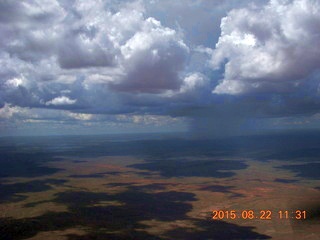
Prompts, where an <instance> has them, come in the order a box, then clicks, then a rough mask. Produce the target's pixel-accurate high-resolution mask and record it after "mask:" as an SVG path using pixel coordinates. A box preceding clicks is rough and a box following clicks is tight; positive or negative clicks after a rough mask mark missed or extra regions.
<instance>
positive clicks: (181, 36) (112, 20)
mask: <svg viewBox="0 0 320 240" xmlns="http://www.w3.org/2000/svg"><path fill="white" fill-rule="evenodd" d="M250 2H251V0H244V1H236V0H224V1H220V0H219V1H218V0H213V1H210V3H209V2H208V1H205V0H199V1H196V2H195V1H193V0H185V1H183V2H178V1H176V2H174V3H172V1H168V0H164V1H158V0H154V1H147V0H139V1H118V0H97V1H94V2H92V1H81V0H73V1H67V0H53V1H52V0H45V1H40V0H30V1H27V2H26V1H1V2H0V35H1V36H2V37H1V38H0V65H1V68H0V106H2V108H1V114H2V115H3V116H6V117H2V119H5V120H3V121H6V120H8V119H10V120H13V119H14V118H15V119H19V120H23V119H25V120H28V121H29V123H31V122H33V123H34V122H47V121H56V122H59V119H60V120H62V121H64V122H74V121H76V122H78V123H79V124H84V123H86V124H93V125H94V124H95V123H97V122H109V123H112V124H115V125H116V124H117V123H121V124H122V123H123V124H129V125H130V124H131V125H130V126H133V125H141V126H142V125H148V126H156V125H157V126H160V125H161V123H165V124H169V125H170V124H171V125H172V126H173V125H174V126H177V125H178V124H177V125H175V123H176V122H178V121H176V118H178V117H179V118H183V117H189V118H193V119H194V121H192V122H194V124H193V126H194V127H193V128H194V129H197V126H207V125H208V126H207V129H212V131H218V130H219V131H220V130H221V132H222V133H224V132H226V131H225V129H227V128H229V129H234V128H230V126H231V125H234V126H237V125H239V124H238V123H239V122H241V121H242V120H245V119H247V118H250V117H257V116H259V117H274V116H292V115H295V114H301V115H307V114H315V113H317V112H318V109H319V106H320V98H319V96H320V95H319V91H318V89H319V81H318V79H319V78H318V77H319V73H320V72H319V62H320V57H319V56H320V52H319V51H320V50H319V49H320V48H319V42H320V39H319V34H318V29H319V14H318V13H319V3H318V2H317V1H316V0H271V1H270V2H266V1H263V0H258V1H254V4H251V5H250ZM221 18H222V21H221ZM220 22H221V24H220ZM220 30H221V32H220ZM215 44H216V45H215ZM235 95H236V96H235ZM233 97H234V98H233ZM257 99H258V100H257ZM261 99H262V100H261ZM24 111H25V112H24ZM30 114H31V115H30ZM170 116H171V117H170ZM230 119H232V120H230ZM240 120H241V121H240ZM12 122H14V121H12ZM210 123H211V124H212V126H211V127H210V126H209V125H210ZM165 124H164V125H165ZM219 126H220V127H219ZM221 126H222V127H221ZM204 132H206V131H204ZM230 132H233V130H230Z"/></svg>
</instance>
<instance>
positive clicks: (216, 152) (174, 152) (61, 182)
mask: <svg viewBox="0 0 320 240" xmlns="http://www.w3.org/2000/svg"><path fill="white" fill-rule="evenodd" d="M319 143H320V134H319V133H310V132H309V133H285V134H273V135H261V136H251V137H234V138H225V139H215V140H209V139H206V140H200V139H197V140H196V139H190V138H186V137H181V136H178V137H172V136H170V137H168V136H160V135H159V136H157V135H153V136H152V139H148V136H146V135H144V136H141V135H130V136H118V137H114V136H61V137H11V138H1V139H0V153H1V155H0V178H1V183H0V203H1V204H0V213H1V216H0V236H2V239H8V240H9V239H48V240H50V239H69V240H80V239H269V238H273V239H319V238H320V227H319V225H320V222H319V221H320V203H319V201H318V199H319V197H320V171H319V170H320V145H319ZM248 209H252V210H254V211H255V212H257V213H258V212H259V211H260V210H270V211H272V219H271V220H262V219H252V220H250V219H246V220H245V219H241V218H237V219H223V220H212V211H213V210H236V211H239V212H240V211H242V210H248ZM296 209H300V210H306V211H307V217H306V218H307V219H306V220H294V219H279V217H277V212H278V211H279V210H289V211H292V210H296Z"/></svg>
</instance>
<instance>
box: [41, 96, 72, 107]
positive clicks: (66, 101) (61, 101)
mask: <svg viewBox="0 0 320 240" xmlns="http://www.w3.org/2000/svg"><path fill="white" fill-rule="evenodd" d="M76 102H77V100H75V99H70V98H68V97H66V96H61V97H56V98H54V99H52V100H50V101H48V102H46V105H72V104H74V103H76Z"/></svg>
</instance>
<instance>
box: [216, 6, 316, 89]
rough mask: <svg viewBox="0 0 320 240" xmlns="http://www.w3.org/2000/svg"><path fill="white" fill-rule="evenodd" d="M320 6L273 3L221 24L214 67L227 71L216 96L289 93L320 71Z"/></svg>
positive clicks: (242, 12) (239, 12) (238, 12)
mask: <svg viewBox="0 0 320 240" xmlns="http://www.w3.org/2000/svg"><path fill="white" fill-rule="evenodd" d="M319 12H320V4H319V2H318V1H314V0H292V1H283V0H271V1H270V2H269V3H268V4H267V5H265V6H260V7H258V6H254V5H251V6H249V7H247V8H241V9H236V10H232V11H230V12H229V13H228V15H227V16H226V17H224V18H223V19H222V21H221V36H220V38H219V41H218V43H217V44H216V49H215V50H214V52H213V54H212V59H211V64H212V66H213V67H215V68H219V67H220V66H221V65H223V67H224V78H223V79H222V80H221V82H220V83H219V84H218V85H217V86H216V87H215V89H214V90H213V93H217V94H222V93H225V94H242V93H247V92H261V91H263V92H286V91H291V90H293V89H295V88H297V87H299V86H300V84H301V83H303V82H305V81H307V80H308V78H309V77H310V76H312V74H314V73H315V72H318V71H319V69H320V48H319V46H320V45H319V43H320V36H319V34H318V32H319V28H320V15H319Z"/></svg>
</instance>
